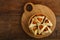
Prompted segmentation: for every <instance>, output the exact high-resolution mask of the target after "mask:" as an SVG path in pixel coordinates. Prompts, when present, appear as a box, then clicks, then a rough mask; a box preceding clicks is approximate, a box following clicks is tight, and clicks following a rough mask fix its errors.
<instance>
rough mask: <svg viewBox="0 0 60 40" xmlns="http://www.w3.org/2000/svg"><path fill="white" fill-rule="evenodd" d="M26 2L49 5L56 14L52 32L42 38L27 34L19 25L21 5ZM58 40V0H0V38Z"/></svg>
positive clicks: (59, 21) (59, 28) (0, 39)
mask: <svg viewBox="0 0 60 40" xmlns="http://www.w3.org/2000/svg"><path fill="white" fill-rule="evenodd" d="M27 2H33V3H34V4H42V5H46V6H48V7H50V8H51V9H52V11H53V12H54V13H55V14H56V18H57V26H56V29H55V31H54V32H53V34H52V35H51V36H49V37H46V38H43V39H35V38H32V37H30V36H28V35H27V34H26V33H25V32H24V31H23V29H22V27H21V17H22V14H23V12H24V10H23V7H24V5H25V4H26V3H27ZM34 39H35V40H49V39H50V40H59V39H60V0H0V40H34Z"/></svg>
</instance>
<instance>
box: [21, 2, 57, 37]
mask: <svg viewBox="0 0 60 40" xmlns="http://www.w3.org/2000/svg"><path fill="white" fill-rule="evenodd" d="M28 5H30V7H32V10H31V11H28V10H27V8H28V7H27V6H28ZM28 9H29V8H28ZM36 14H43V15H45V16H46V17H47V18H48V19H49V20H50V21H51V22H52V24H53V27H52V28H51V29H52V31H53V30H54V29H55V26H56V17H55V15H54V13H53V11H52V10H51V9H50V8H48V7H47V6H44V5H41V4H35V5H34V4H33V3H31V2H30V3H26V4H25V5H24V13H23V15H22V18H21V25H22V28H23V30H24V31H25V32H26V33H27V34H28V35H29V36H31V37H34V38H42V37H45V36H48V35H45V36H35V35H33V34H32V33H31V32H30V31H29V24H28V22H29V20H30V18H31V17H32V16H33V15H36ZM52 17H53V18H52Z"/></svg>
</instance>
